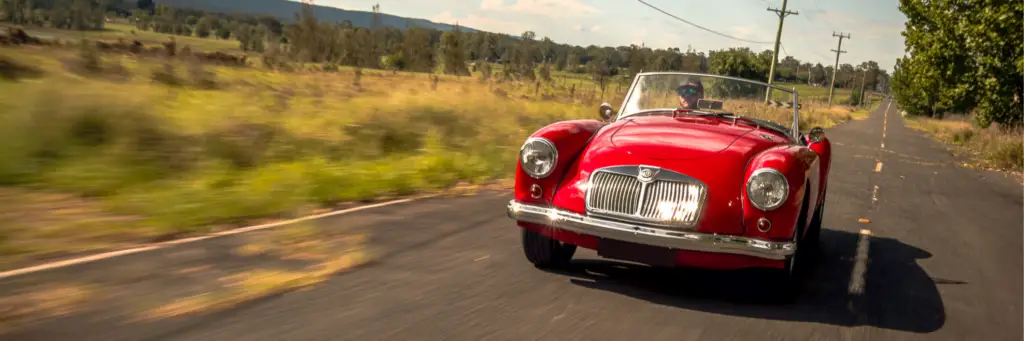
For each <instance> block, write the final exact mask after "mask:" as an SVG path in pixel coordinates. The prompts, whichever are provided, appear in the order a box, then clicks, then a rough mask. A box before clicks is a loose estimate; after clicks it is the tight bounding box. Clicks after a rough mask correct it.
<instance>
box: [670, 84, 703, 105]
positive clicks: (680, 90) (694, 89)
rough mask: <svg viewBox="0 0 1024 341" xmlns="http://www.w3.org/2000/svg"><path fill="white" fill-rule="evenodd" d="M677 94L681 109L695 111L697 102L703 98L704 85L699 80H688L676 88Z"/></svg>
mask: <svg viewBox="0 0 1024 341" xmlns="http://www.w3.org/2000/svg"><path fill="white" fill-rule="evenodd" d="M676 93H677V94H679V106H680V107H681V108H683V109H696V108H697V100H699V99H702V98H704V83H703V82H701V81H700V79H699V78H696V79H694V78H690V79H688V80H686V81H683V82H682V83H679V87H677V88H676Z"/></svg>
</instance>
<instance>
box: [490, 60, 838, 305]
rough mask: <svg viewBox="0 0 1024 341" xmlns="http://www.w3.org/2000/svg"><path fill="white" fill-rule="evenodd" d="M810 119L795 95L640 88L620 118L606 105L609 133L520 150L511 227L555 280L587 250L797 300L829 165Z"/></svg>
mask: <svg viewBox="0 0 1024 341" xmlns="http://www.w3.org/2000/svg"><path fill="white" fill-rule="evenodd" d="M766 99H770V100H766ZM780 99H781V100H780ZM799 109H800V105H799V102H798V96H797V92H796V90H795V89H793V88H785V87H780V86H777V85H771V84H767V83H763V82H757V81H751V80H745V79H741V78H735V77H728V76H719V75H710V74H699V73H683V72H648V73H640V74H637V75H636V77H635V79H634V80H633V83H632V85H631V86H630V88H629V90H628V91H627V93H626V95H625V98H624V99H623V102H622V106H621V107H620V108H619V110H618V112H614V109H613V108H612V107H611V106H610V105H608V104H607V103H605V104H602V105H601V110H600V114H601V117H602V120H572V121H563V122H556V123H553V124H550V125H548V126H546V127H543V128H541V129H540V130H537V131H536V132H534V133H533V134H532V135H531V136H530V137H529V138H528V139H527V140H526V142H525V143H524V144H523V146H522V149H521V151H520V155H519V160H518V165H517V167H516V180H515V198H514V199H513V200H512V201H511V202H509V204H508V207H507V214H508V216H509V217H510V218H512V219H513V220H515V221H516V222H517V224H518V226H519V227H520V228H521V229H522V246H523V250H524V252H525V254H526V258H527V260H529V261H530V262H532V263H533V264H534V265H536V266H537V267H540V268H546V267H557V266H561V265H565V264H567V263H568V261H569V260H570V259H571V258H572V257H573V254H574V253H575V251H576V248H577V247H584V248H588V249H594V250H596V251H597V253H598V255H600V256H602V257H605V258H611V259H618V260H625V261H632V262H638V263H644V264H648V265H652V266H659V267H697V268H708V269H721V270H728V269H741V268H768V269H770V270H771V271H772V272H774V273H775V274H777V275H779V276H778V277H776V279H777V280H778V281H776V282H774V283H776V284H781V285H783V286H782V288H783V289H785V290H789V289H792V285H791V284H793V279H794V276H793V271H792V270H793V269H794V267H795V264H796V262H797V258H798V257H797V256H798V255H799V256H804V255H807V253H805V251H806V250H808V249H811V250H813V249H814V248H815V246H816V244H817V243H818V238H819V233H820V231H821V221H822V212H823V210H824V204H825V195H826V192H827V184H828V171H829V165H830V161H831V157H832V155H831V145H830V143H829V141H828V139H827V138H826V137H825V136H824V133H823V130H822V129H821V128H820V127H815V128H813V129H810V130H809V131H808V133H807V134H801V133H800V129H799V127H800V121H799V120H800V112H799V111H800V110H799ZM798 250H800V251H801V252H799V253H798V252H797V251H798Z"/></svg>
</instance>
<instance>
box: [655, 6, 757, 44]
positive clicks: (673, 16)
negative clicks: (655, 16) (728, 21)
mask: <svg viewBox="0 0 1024 341" xmlns="http://www.w3.org/2000/svg"><path fill="white" fill-rule="evenodd" d="M636 1H639V2H640V3H642V4H644V5H647V7H650V8H653V9H654V10H656V11H658V12H661V13H663V14H665V15H667V16H670V17H672V18H675V19H676V20H679V21H682V22H684V23H687V24H689V25H691V26H694V27H696V28H699V29H702V30H705V31H708V32H711V33H714V34H717V35H720V36H723V37H726V38H731V39H735V40H739V41H744V42H748V43H755V44H774V43H775V42H771V41H754V40H747V39H743V38H737V37H733V36H730V35H728V34H725V33H721V32H718V31H715V30H712V29H708V28H705V27H703V26H700V25H697V24H694V23H692V22H689V21H686V19H683V18H680V17H677V16H675V15H673V14H672V13H669V12H665V11H664V10H662V9H660V8H658V7H655V6H654V5H651V4H649V3H646V2H644V0H636Z"/></svg>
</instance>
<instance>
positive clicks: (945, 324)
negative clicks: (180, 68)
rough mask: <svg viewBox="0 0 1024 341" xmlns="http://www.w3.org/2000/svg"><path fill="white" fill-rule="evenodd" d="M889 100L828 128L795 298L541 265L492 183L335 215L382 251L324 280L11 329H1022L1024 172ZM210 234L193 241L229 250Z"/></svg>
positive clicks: (635, 273) (648, 273)
mask: <svg viewBox="0 0 1024 341" xmlns="http://www.w3.org/2000/svg"><path fill="white" fill-rule="evenodd" d="M886 107H887V105H886V104H885V103H883V104H882V105H881V106H880V108H878V109H877V110H875V111H873V112H872V113H871V115H870V116H869V118H867V119H864V120H859V121H852V122H848V123H845V124H843V125H840V126H839V127H836V128H834V129H829V130H827V131H826V134H827V135H828V136H829V138H830V139H832V141H833V142H834V143H835V149H834V152H835V155H836V157H835V160H834V162H833V170H832V181H831V183H830V187H829V194H828V197H827V206H826V207H827V209H826V211H825V220H824V226H825V230H824V231H823V234H822V242H823V249H822V254H821V259H820V260H819V261H818V262H817V263H816V264H815V266H814V269H813V271H812V272H811V273H810V275H809V276H810V277H809V278H808V281H807V287H806V288H805V290H804V294H803V295H802V296H800V297H799V298H798V299H797V301H796V302H794V303H792V304H789V305H771V304H756V303H750V302H747V301H744V300H738V299H734V298H733V297H742V296H743V295H739V293H740V292H743V293H746V294H754V295H757V294H770V293H762V292H760V291H759V289H760V288H759V285H758V283H757V282H756V277H749V276H746V275H744V274H742V273H740V274H734V273H728V274H724V273H708V272H702V271H695V270H687V271H681V272H672V273H665V272H655V271H653V270H649V269H646V268H641V267H636V266H632V265H629V264H625V263H618V262H613V261H608V260H601V259H599V258H597V257H596V255H595V254H594V252H593V251H589V250H580V251H578V252H577V256H576V259H575V262H574V265H573V268H572V269H571V270H570V271H566V272H564V273H554V272H546V271H541V270H538V269H536V268H534V267H532V266H531V265H530V264H529V263H527V262H526V260H525V258H524V256H523V254H522V250H521V248H520V243H519V234H518V232H519V231H518V230H517V228H516V227H515V225H514V223H513V222H512V221H510V220H509V219H508V218H507V217H506V216H505V211H504V205H505V203H506V202H507V201H508V199H509V198H510V193H504V192H492V193H483V194H480V195H478V196H473V197H460V198H436V199H426V200H422V201H417V202H412V203H405V204H399V205H394V206H387V207H382V208H376V209H372V210H366V211H360V212H356V213H353V214H349V215H343V216H337V217H332V218H325V219H323V220H321V221H320V223H321V224H324V226H327V227H330V228H338V229H352V230H360V231H365V232H367V233H369V234H370V236H371V243H370V245H372V247H373V248H374V249H375V250H376V254H377V255H378V257H379V258H378V259H377V261H375V262H374V263H372V264H369V265H368V266H366V267H363V268H360V269H357V270H355V271H353V272H350V273H346V274H342V275H339V276H336V277H334V278H333V279H331V280H330V281H328V282H326V283H323V284H321V285H320V286H318V287H315V288H314V289H311V290H305V291H298V292H293V293H290V294H286V295H282V296H278V297H273V298H270V299H267V300H264V301H261V302H258V303H255V304H251V305H247V306H244V307H240V308H237V309H233V310H231V311H229V312H226V313H218V314H215V315H212V316H204V317H198V318H184V319H177V320H174V321H171V322H161V323H154V324H146V325H139V324H133V323H127V324H121V323H120V321H116V319H114V320H110V319H95V318H85V317H77V318H76V317H69V318H63V319H57V320H54V321H50V322H47V323H44V324H42V325H39V326H36V327H33V328H30V329H28V330H25V331H23V332H22V333H20V334H17V335H14V337H15V338H13V339H12V340H15V339H17V340H26V341H28V340H58V339H68V340H71V339H74V340H183V341H184V340H189V341H193V340H252V341H255V340H328V339H329V340H441V339H446V340H499V339H500V340H532V339H552V340H555V339H557V340H563V339H579V340H625V339H642V340H672V341H682V340H924V339H927V340H975V339H977V340H1010V339H1014V340H1016V339H1019V338H1020V337H1021V334H1022V327H1021V321H1022V319H1024V315H1022V313H1021V309H1022V308H1021V305H1022V303H1024V302H1022V301H1024V300H1022V291H1024V288H1022V277H1024V276H1022V275H1024V273H1022V265H1024V264H1022V250H1024V246H1022V239H1024V236H1022V225H1024V222H1022V215H1021V212H1022V196H1021V185H1020V182H1019V179H1014V178H1008V177H1005V176H1003V175H1001V174H999V173H995V172H989V171H981V170H975V169H967V168H960V167H958V166H956V165H955V164H956V162H955V161H956V160H955V159H954V158H953V157H952V156H950V155H949V153H948V152H946V151H945V150H944V148H943V146H942V145H940V144H939V143H937V142H934V141H932V140H930V139H928V138H927V137H925V136H923V135H921V134H919V133H917V132H914V131H912V130H910V129H908V128H905V127H904V125H903V122H902V118H901V117H900V116H899V115H898V114H897V111H896V110H895V106H893V107H892V108H890V109H889V110H888V114H886ZM883 132H884V133H883ZM883 135H884V136H883ZM883 143H884V149H883V148H882V146H883ZM879 163H880V164H881V165H879ZM860 219H867V221H869V222H859V220H860ZM203 243H207V242H199V243H195V245H182V246H181V247H183V248H217V247H218V246H217V245H216V244H215V242H209V243H210V244H208V245H203ZM165 252H171V251H167V250H160V251H154V252H152V253H149V254H148V255H144V254H137V255H132V256H127V257H125V258H131V257H143V258H144V257H159V256H155V255H154V254H159V253H165ZM178 252H182V251H178ZM125 261H127V260H111V261H110V262H108V263H107V264H105V265H104V264H94V265H88V266H85V267H83V268H85V269H77V270H72V269H66V270H64V269H62V270H60V271H68V273H81V272H82V271H93V272H101V271H102V270H101V269H102V266H106V267H117V264H118V263H117V262H125Z"/></svg>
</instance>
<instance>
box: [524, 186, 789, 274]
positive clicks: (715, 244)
mask: <svg viewBox="0 0 1024 341" xmlns="http://www.w3.org/2000/svg"><path fill="white" fill-rule="evenodd" d="M506 214H507V215H508V217H509V218H511V219H513V220H516V221H521V222H527V223H534V224H541V225H544V226H548V227H553V228H560V229H564V230H567V231H572V232H576V233H580V234H585V235H590V236H594V237H598V238H608V239H615V240H622V241H627V242H632V243H639V244H646V245H651V246H657V247H664V248H670V249H674V250H688V251H700V252H714V253H727V254H736V255H745V256H752V257H759V258H765V259H772V260H785V259H786V257H788V256H790V255H793V254H794V253H795V252H796V243H793V242H790V241H785V242H777V241H769V240H764V239H759V238H748V237H741V236H729V235H719V234H713V233H699V232H682V231H669V230H663V229H658V228H652V227H648V226H642V225H635V224H630V223H623V222H618V221H612V220H606V219H601V218H595V217H590V216H585V215H581V214H578V213H574V212H569V211H565V210H561V209H558V208H554V207H546V206H538V205H530V204H523V203H518V202H516V201H515V200H511V201H509V203H508V206H507V207H506Z"/></svg>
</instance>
